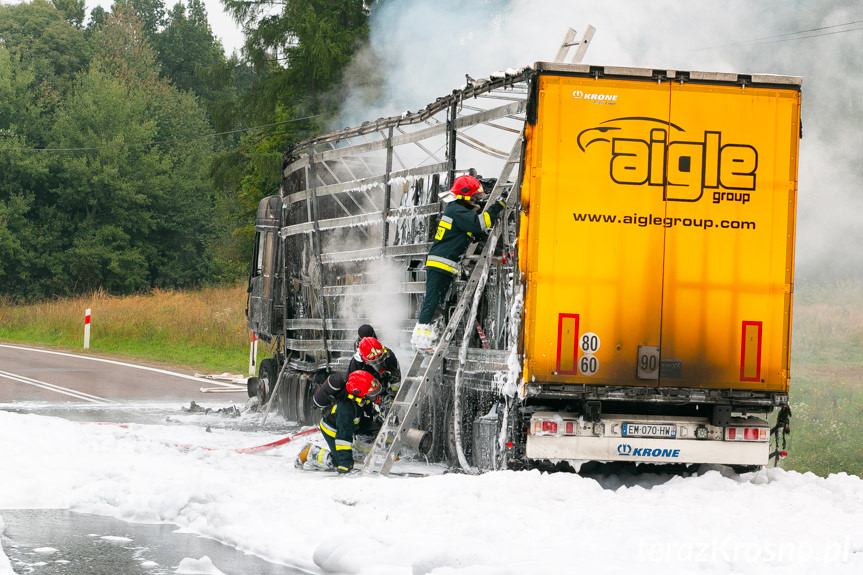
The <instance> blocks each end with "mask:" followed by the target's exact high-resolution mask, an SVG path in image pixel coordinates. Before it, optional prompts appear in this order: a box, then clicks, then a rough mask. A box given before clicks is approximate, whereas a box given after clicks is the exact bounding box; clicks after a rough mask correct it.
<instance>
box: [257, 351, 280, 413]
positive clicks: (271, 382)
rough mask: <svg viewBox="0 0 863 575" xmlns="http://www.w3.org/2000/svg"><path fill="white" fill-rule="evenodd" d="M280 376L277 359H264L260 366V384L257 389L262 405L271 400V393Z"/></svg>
mask: <svg viewBox="0 0 863 575" xmlns="http://www.w3.org/2000/svg"><path fill="white" fill-rule="evenodd" d="M278 377H279V364H277V363H276V360H275V359H273V358H271V357H268V358H267V359H265V360H262V361H261V365H260V367H259V368H258V385H257V390H256V391H257V396H258V399H259V400H260V402H261V405H264V404H265V403H266V402H268V401H269V400H270V395H272V393H273V388H274V387H275V386H276V380H277V379H278Z"/></svg>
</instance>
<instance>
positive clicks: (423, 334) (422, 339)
mask: <svg viewBox="0 0 863 575" xmlns="http://www.w3.org/2000/svg"><path fill="white" fill-rule="evenodd" d="M437 338H438V336H437V333H435V329H434V326H433V325H432V324H430V323H418V324H416V327H414V332H413V335H411V345H412V346H413V348H414V349H415V350H417V351H418V352H420V353H426V354H428V353H431V352H433V351H434V348H435V344H437Z"/></svg>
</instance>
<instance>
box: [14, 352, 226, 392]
mask: <svg viewBox="0 0 863 575" xmlns="http://www.w3.org/2000/svg"><path fill="white" fill-rule="evenodd" d="M0 347H5V348H7V349H20V350H23V351H34V352H36V353H49V354H51V355H61V356H64V357H74V358H76V359H89V360H90V361H101V362H102V363H110V364H112V365H121V366H123V367H132V368H135V369H143V370H145V371H152V372H155V373H161V374H163V375H172V376H174V377H180V378H183V379H191V380H192V381H198V382H201V383H207V384H209V385H220V386H222V387H236V386H237V384H235V383H222V382H220V381H215V380H212V379H205V378H203V377H195V376H193V375H186V374H183V373H177V372H174V371H168V370H167V369H159V368H157V367H149V366H146V365H135V364H134V363H126V362H124V361H117V360H115V359H104V358H101V357H90V356H87V355H79V354H77V353H66V352H62V351H51V350H47V349H37V348H33V347H23V346H18V345H6V344H0Z"/></svg>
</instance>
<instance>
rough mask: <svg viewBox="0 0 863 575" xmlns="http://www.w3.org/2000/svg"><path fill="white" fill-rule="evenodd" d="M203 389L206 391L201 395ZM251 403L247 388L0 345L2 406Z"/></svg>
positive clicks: (110, 361) (154, 369)
mask: <svg viewBox="0 0 863 575" xmlns="http://www.w3.org/2000/svg"><path fill="white" fill-rule="evenodd" d="M202 388H203V389H205V390H207V391H203V392H202ZM214 397H221V398H222V399H224V400H226V401H238V402H242V401H245V400H246V399H247V394H246V388H245V385H244V384H243V385H236V384H234V383H230V382H227V381H218V380H213V379H205V378H203V377H196V376H195V374H194V373H182V372H174V371H170V370H168V369H165V368H158V367H152V366H146V365H143V364H133V363H129V362H125V361H122V360H117V359H111V358H106V357H100V356H96V355H85V354H76V353H69V352H61V351H55V350H50V349H37V348H28V347H25V346H21V345H16V344H0V403H3V404H8V403H15V402H51V403H58V402H73V403H87V404H98V405H115V404H123V403H126V402H130V403H133V402H137V401H153V400H156V401H160V400H165V401H173V402H177V401H180V402H182V403H190V402H191V401H198V402H200V401H201V400H207V399H213V398H214Z"/></svg>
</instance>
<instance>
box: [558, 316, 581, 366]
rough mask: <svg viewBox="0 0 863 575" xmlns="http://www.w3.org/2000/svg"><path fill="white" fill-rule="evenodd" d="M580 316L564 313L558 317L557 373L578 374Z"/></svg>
mask: <svg viewBox="0 0 863 575" xmlns="http://www.w3.org/2000/svg"><path fill="white" fill-rule="evenodd" d="M577 343H578V314H574V313H562V314H559V315H558V317H557V373H558V374H560V375H577V374H578V345H577Z"/></svg>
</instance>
